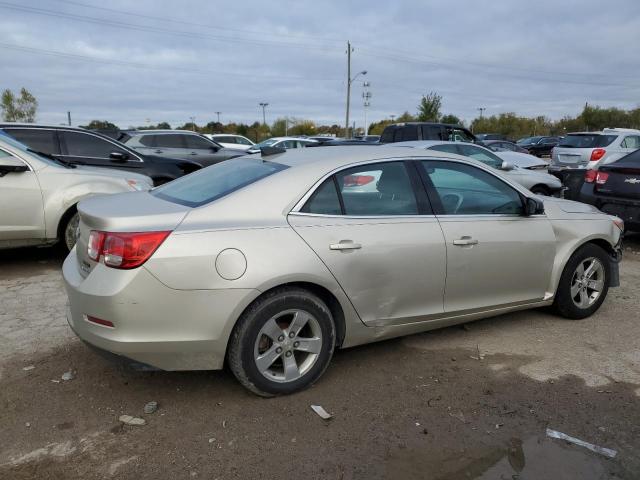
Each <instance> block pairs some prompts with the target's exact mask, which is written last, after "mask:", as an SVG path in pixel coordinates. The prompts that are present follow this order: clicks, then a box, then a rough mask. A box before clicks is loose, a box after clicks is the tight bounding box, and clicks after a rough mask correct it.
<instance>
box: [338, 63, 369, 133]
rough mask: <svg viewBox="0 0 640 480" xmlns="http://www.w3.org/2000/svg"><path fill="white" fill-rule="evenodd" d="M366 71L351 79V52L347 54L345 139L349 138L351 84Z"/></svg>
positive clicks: (365, 72)
mask: <svg viewBox="0 0 640 480" xmlns="http://www.w3.org/2000/svg"><path fill="white" fill-rule="evenodd" d="M366 74H367V71H366V70H362V71H361V72H358V73H356V74H355V75H354V76H353V78H351V52H349V66H348V68H347V116H346V119H345V122H344V125H345V136H346V137H347V138H351V135H349V103H350V102H351V84H352V83H353V82H355V80H356V78H358V77H359V76H360V75H366Z"/></svg>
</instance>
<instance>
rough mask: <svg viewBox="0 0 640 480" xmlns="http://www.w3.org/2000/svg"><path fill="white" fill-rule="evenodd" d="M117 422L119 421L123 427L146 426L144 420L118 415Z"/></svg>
mask: <svg viewBox="0 0 640 480" xmlns="http://www.w3.org/2000/svg"><path fill="white" fill-rule="evenodd" d="M118 420H120V421H121V422H122V423H124V424H125V425H132V426H140V425H146V424H147V421H146V420H145V419H144V418H137V417H132V416H131V415H120V418H119V419H118Z"/></svg>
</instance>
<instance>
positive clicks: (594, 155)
mask: <svg viewBox="0 0 640 480" xmlns="http://www.w3.org/2000/svg"><path fill="white" fill-rule="evenodd" d="M605 153H607V151H606V150H605V149H604V148H594V149H593V150H592V152H591V158H590V159H589V161H590V162H597V161H598V160H600V159H601V158H602V157H604V154H605Z"/></svg>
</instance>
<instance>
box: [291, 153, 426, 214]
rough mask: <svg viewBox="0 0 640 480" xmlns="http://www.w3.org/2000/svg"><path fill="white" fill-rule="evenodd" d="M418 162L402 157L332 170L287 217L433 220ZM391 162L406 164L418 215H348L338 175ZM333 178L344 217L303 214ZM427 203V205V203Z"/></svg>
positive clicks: (312, 187)
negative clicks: (310, 200) (419, 174)
mask: <svg viewBox="0 0 640 480" xmlns="http://www.w3.org/2000/svg"><path fill="white" fill-rule="evenodd" d="M416 160H418V161H419V160H420V157H418V158H416V157H402V158H398V157H393V158H381V159H376V160H364V161H361V162H356V163H351V164H348V165H343V166H341V167H338V168H336V169H334V170H332V171H331V172H329V173H327V174H325V175H323V176H322V177H321V178H320V180H318V181H317V182H315V183H314V184H313V185H312V186H311V188H310V189H309V190H308V191H307V192H306V193H305V194H304V195H303V196H302V198H301V199H300V200H298V202H296V204H295V205H294V207H293V208H292V209H291V210H290V211H289V213H288V214H287V215H299V216H305V217H321V218H343V219H358V220H366V219H386V218H407V219H408V218H420V217H424V218H433V217H434V216H435V215H434V209H433V208H432V205H431V203H430V201H429V197H428V195H427V192H426V191H425V190H424V188H422V187H423V186H422V184H421V181H420V178H418V170H419V168H418V167H417V166H416V162H415V161H416ZM391 162H402V163H403V164H404V167H405V169H406V171H407V174H408V176H409V181H410V183H411V188H412V190H413V194H414V196H415V199H416V206H417V207H418V213H417V214H411V215H346V214H345V213H344V212H345V208H344V202H343V200H342V194H341V193H340V186H339V185H338V179H337V177H336V175H337V174H339V173H340V172H343V171H345V170H350V169H352V168H355V167H361V166H366V165H373V164H376V163H391ZM330 177H333V182H334V186H335V188H336V191H337V193H338V199H339V201H340V209H341V211H342V215H329V214H325V213H308V212H302V211H301V209H302V208H303V207H304V206H305V204H306V203H307V202H308V201H309V199H310V198H311V197H312V196H313V194H314V193H315V192H316V190H317V189H318V188H320V186H322V184H324V182H325V180H327V179H328V178H330ZM420 192H422V193H420ZM425 201H426V203H425Z"/></svg>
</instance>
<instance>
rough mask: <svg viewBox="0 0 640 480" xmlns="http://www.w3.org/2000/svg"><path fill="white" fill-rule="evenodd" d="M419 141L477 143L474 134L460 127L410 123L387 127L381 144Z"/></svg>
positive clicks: (442, 124)
mask: <svg viewBox="0 0 640 480" xmlns="http://www.w3.org/2000/svg"><path fill="white" fill-rule="evenodd" d="M417 140H444V141H452V142H471V143H473V142H475V141H476V138H475V137H474V135H473V133H471V132H470V131H469V130H467V129H466V128H464V127H461V126H459V125H449V124H446V123H432V122H408V123H395V124H393V125H387V126H386V127H385V128H384V130H383V132H382V135H381V136H380V143H395V142H410V141H417Z"/></svg>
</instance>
